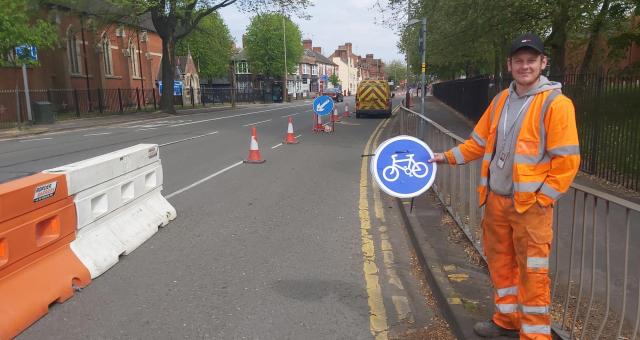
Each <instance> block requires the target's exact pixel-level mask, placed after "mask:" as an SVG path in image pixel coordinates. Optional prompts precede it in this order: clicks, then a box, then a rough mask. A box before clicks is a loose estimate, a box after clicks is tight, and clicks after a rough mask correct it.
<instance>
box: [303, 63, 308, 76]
mask: <svg viewBox="0 0 640 340" xmlns="http://www.w3.org/2000/svg"><path fill="white" fill-rule="evenodd" d="M302 74H309V64H302Z"/></svg>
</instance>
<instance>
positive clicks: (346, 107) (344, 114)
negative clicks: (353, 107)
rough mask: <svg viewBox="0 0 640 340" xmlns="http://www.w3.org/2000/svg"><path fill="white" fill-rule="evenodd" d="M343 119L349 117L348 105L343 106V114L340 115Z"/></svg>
mask: <svg viewBox="0 0 640 340" xmlns="http://www.w3.org/2000/svg"><path fill="white" fill-rule="evenodd" d="M342 116H343V117H345V118H346V117H350V116H351V113H349V105H348V104H344V113H343V114H342Z"/></svg>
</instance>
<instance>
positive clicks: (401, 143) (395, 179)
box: [371, 136, 437, 198]
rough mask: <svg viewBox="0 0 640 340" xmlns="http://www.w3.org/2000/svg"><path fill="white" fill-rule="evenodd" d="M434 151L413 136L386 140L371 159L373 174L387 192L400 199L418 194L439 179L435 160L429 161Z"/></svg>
mask: <svg viewBox="0 0 640 340" xmlns="http://www.w3.org/2000/svg"><path fill="white" fill-rule="evenodd" d="M432 158H433V151H431V149H430V148H429V146H428V145H427V144H426V143H425V142H423V141H421V140H419V139H417V138H415V137H411V136H397V137H393V138H391V139H388V140H386V141H384V142H383V143H382V144H380V146H379V147H378V148H377V149H376V152H375V155H374V156H373V158H372V159H371V175H372V176H373V178H375V180H376V182H377V183H378V185H379V186H380V188H382V190H383V191H384V192H386V193H387V194H389V195H391V196H394V197H399V198H411V197H416V196H419V195H420V194H422V193H424V192H425V191H427V190H428V189H429V188H430V187H431V185H432V184H433V182H434V180H435V179H436V170H437V165H436V163H429V162H428V161H429V159H432Z"/></svg>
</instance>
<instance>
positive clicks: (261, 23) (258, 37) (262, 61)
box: [246, 12, 304, 77]
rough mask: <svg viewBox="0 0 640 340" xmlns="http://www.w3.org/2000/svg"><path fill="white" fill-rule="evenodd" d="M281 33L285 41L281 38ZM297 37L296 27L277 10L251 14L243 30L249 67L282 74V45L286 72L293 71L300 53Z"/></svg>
mask: <svg viewBox="0 0 640 340" xmlns="http://www.w3.org/2000/svg"><path fill="white" fill-rule="evenodd" d="M283 29H284V30H286V32H285V31H283ZM285 36H286V41H283V39H284V38H285ZM301 40H302V34H301V33H300V29H299V28H298V26H297V25H296V24H295V23H294V22H293V21H291V20H290V19H289V18H287V17H286V16H284V15H282V14H281V13H274V12H271V13H264V14H258V15H256V16H254V17H253V18H252V19H251V23H250V24H249V27H247V33H246V41H247V47H246V51H247V57H248V59H249V61H250V62H251V68H252V69H253V70H254V71H255V72H256V73H260V74H263V75H265V76H267V77H283V76H284V73H285V72H284V71H285V70H284V58H285V45H286V55H287V64H286V71H287V73H293V72H294V71H295V68H296V67H297V66H298V63H299V62H300V58H301V57H302V53H303V52H304V48H303V47H302V42H301Z"/></svg>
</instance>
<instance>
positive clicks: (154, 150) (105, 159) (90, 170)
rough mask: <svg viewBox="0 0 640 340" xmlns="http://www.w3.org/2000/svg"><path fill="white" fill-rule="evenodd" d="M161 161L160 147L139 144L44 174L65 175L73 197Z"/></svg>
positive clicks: (50, 170)
mask: <svg viewBox="0 0 640 340" xmlns="http://www.w3.org/2000/svg"><path fill="white" fill-rule="evenodd" d="M158 160H160V148H159V147H158V145H157V144H138V145H135V146H132V147H129V148H126V149H121V150H118V151H114V152H111V153H107V154H104V155H101V156H98V157H94V158H90V159H85V160H83V161H80V162H76V163H72V164H67V165H64V166H61V167H58V168H54V169H49V170H45V171H44V172H47V173H64V174H65V175H66V176H67V187H68V190H69V195H75V194H76V193H79V192H81V191H83V190H87V189H89V188H91V187H93V186H96V185H98V184H101V183H104V182H107V181H110V180H112V179H114V178H116V177H120V176H122V175H124V174H126V173H128V172H131V171H133V170H136V169H139V168H141V167H143V166H145V165H149V164H151V163H154V162H157V161H158Z"/></svg>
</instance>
